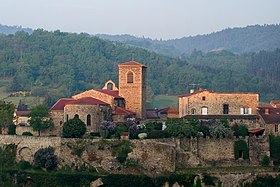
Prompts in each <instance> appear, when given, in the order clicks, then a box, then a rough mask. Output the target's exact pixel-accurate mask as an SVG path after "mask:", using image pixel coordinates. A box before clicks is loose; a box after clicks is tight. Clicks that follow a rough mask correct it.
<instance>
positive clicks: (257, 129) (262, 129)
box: [248, 128, 264, 134]
mask: <svg viewBox="0 0 280 187" xmlns="http://www.w3.org/2000/svg"><path fill="white" fill-rule="evenodd" d="M248 132H249V133H254V134H255V133H263V132H264V128H256V129H251V130H248Z"/></svg>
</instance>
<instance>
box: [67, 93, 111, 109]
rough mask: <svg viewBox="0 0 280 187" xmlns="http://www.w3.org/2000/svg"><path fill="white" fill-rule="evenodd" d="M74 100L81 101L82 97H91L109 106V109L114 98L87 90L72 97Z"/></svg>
mask: <svg viewBox="0 0 280 187" xmlns="http://www.w3.org/2000/svg"><path fill="white" fill-rule="evenodd" d="M72 97H73V98H74V99H81V98H83V97H92V98H95V99H98V100H100V101H103V102H105V103H108V104H110V105H111V107H114V97H113V96H110V95H107V94H104V93H102V92H99V91H96V90H88V91H85V92H82V93H80V94H77V95H74V96H72Z"/></svg>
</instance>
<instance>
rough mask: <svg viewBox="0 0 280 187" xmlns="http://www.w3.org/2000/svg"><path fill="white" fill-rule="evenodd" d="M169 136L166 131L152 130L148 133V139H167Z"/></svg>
mask: <svg viewBox="0 0 280 187" xmlns="http://www.w3.org/2000/svg"><path fill="white" fill-rule="evenodd" d="M168 137H169V134H168V133H167V132H166V131H162V130H153V131H151V132H148V138H150V139H157V138H168Z"/></svg>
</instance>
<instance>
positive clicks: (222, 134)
mask: <svg viewBox="0 0 280 187" xmlns="http://www.w3.org/2000/svg"><path fill="white" fill-rule="evenodd" d="M209 133H210V136H211V137H214V138H229V137H231V136H232V131H231V129H230V128H229V127H228V126H227V124H226V125H224V124H223V123H221V122H219V121H216V122H215V123H214V124H213V125H210V126H209Z"/></svg>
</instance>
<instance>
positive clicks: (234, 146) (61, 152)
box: [0, 61, 280, 186]
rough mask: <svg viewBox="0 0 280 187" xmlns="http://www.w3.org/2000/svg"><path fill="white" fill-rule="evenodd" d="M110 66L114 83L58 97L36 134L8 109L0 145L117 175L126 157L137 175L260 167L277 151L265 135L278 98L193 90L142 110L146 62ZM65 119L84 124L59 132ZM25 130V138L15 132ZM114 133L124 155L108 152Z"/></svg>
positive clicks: (278, 108) (22, 155)
mask: <svg viewBox="0 0 280 187" xmlns="http://www.w3.org/2000/svg"><path fill="white" fill-rule="evenodd" d="M118 70H119V80H118V85H117V84H116V83H115V82H114V81H112V80H108V81H107V82H106V83H105V84H104V87H103V88H102V89H91V90H87V91H84V92H82V93H79V94H76V95H73V96H72V97H70V98H61V99H59V100H58V101H57V102H56V103H55V104H54V105H53V106H52V107H51V109H50V111H49V114H50V115H49V117H50V118H51V119H52V122H53V126H51V127H50V128H48V129H46V130H44V131H42V132H41V134H40V137H38V135H39V134H38V132H36V131H34V130H32V127H31V126H30V125H29V120H30V117H29V115H28V114H29V113H30V111H28V110H17V111H15V120H14V123H15V125H16V131H15V132H16V135H1V136H0V144H1V145H6V144H15V145H17V149H16V159H17V160H24V161H27V162H29V163H33V159H34V158H33V157H34V155H36V154H35V153H36V152H37V151H38V150H40V149H42V148H48V147H52V148H53V149H54V150H55V151H54V153H55V154H56V155H57V156H58V158H59V159H58V165H59V166H60V167H64V166H69V167H71V168H80V167H81V165H83V164H86V166H87V167H92V168H102V169H103V170H105V171H107V172H110V173H125V172H127V171H129V172H131V170H128V168H129V166H128V165H129V164H128V163H130V164H131V162H133V163H134V162H135V163H134V164H136V165H137V167H138V168H141V169H140V172H141V173H144V174H146V175H152V176H154V175H162V174H164V173H170V172H171V173H172V172H176V171H177V170H178V169H180V168H181V169H182V168H197V167H215V166H219V167H229V168H230V167H240V166H242V167H244V166H245V167H259V166H261V165H262V164H263V162H264V159H266V158H268V159H269V158H270V160H268V162H267V163H266V165H267V166H269V165H270V166H271V165H273V164H274V163H273V161H277V156H275V155H271V154H274V152H273V151H271V150H272V148H271V147H272V145H270V142H269V135H278V134H279V125H280V101H275V100H273V101H271V102H270V103H269V104H260V103H259V94H258V93H247V92H230V93H229V92H215V91H211V90H206V89H202V88H199V89H198V90H194V89H192V90H190V91H188V92H187V93H185V94H183V95H179V96H178V108H174V107H167V108H164V109H147V108H146V98H147V95H146V89H147V84H148V83H147V67H146V66H145V65H143V64H141V63H139V62H136V61H129V62H124V63H120V64H119V65H118ZM71 119H80V120H81V121H82V122H83V123H84V125H85V127H86V133H85V134H84V135H83V139H80V140H81V141H78V140H77V139H72V138H68V139H67V138H63V128H64V124H65V123H67V122H68V121H70V120H71ZM106 124H109V126H110V125H112V126H111V127H110V128H112V129H113V130H110V128H109V127H108V126H107V127H108V128H107V127H106ZM184 124H188V126H186V127H185V126H184ZM121 127H122V128H121ZM118 128H119V129H122V130H121V131H118ZM2 132H3V133H4V134H5V133H6V134H7V132H8V130H7V129H6V130H5V129H4V130H3V131H2ZM26 132H30V134H32V135H33V136H28V137H27V136H22V135H24V133H26ZM104 132H107V134H106V135H105V136H104ZM240 132H241V133H240ZM110 133H111V134H110ZM100 136H101V137H100ZM104 139H107V140H108V142H106V143H104ZM118 139H121V140H129V139H131V140H130V141H128V142H130V143H124V144H118V146H120V145H121V146H128V147H126V148H125V150H126V153H125V154H124V155H125V156H118V154H120V152H118V151H117V152H116V151H115V148H116V147H118V146H117V145H115V144H114V143H113V142H114V140H118ZM121 142H122V141H121ZM121 150H124V148H122V149H121ZM121 153H122V152H121ZM273 159H274V160H273ZM128 161H130V162H128ZM124 163H126V164H127V165H124ZM275 163H276V162H275ZM246 177H247V178H248V176H247V175H246V176H245V175H244V176H243V175H240V176H239V178H235V179H230V180H229V179H228V178H226V177H225V176H217V178H219V181H220V182H223V183H224V184H229V183H230V181H231V180H233V181H235V182H236V181H243V182H244V183H245V182H246V180H247V178H246ZM201 178H203V176H201ZM249 178H250V179H252V180H253V179H255V178H256V176H255V175H253V174H252V176H251V175H250V177H249ZM216 182H217V181H216ZM244 183H242V184H244ZM225 186H227V185H225Z"/></svg>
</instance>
